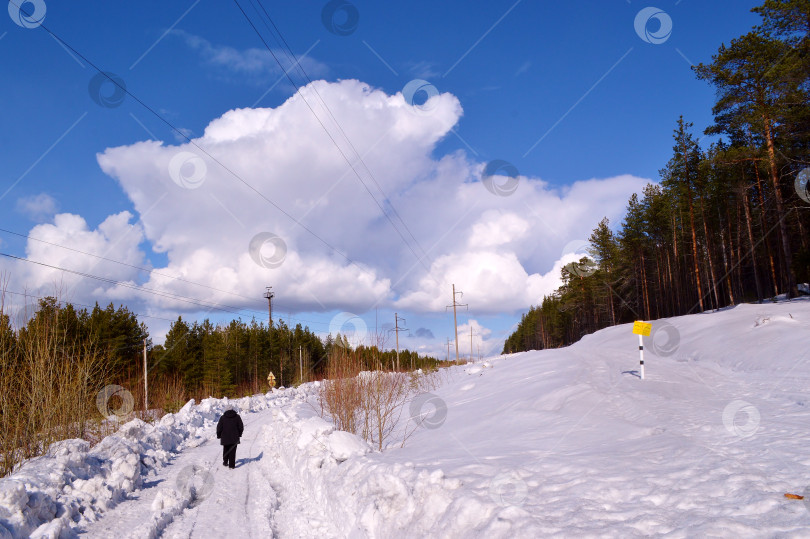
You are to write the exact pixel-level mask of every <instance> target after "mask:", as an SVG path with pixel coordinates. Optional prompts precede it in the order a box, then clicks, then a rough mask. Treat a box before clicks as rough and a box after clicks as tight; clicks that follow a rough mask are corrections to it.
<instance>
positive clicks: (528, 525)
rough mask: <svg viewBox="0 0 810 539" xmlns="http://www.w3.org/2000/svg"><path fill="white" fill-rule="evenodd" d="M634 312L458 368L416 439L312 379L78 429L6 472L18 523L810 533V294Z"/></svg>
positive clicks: (8, 498)
mask: <svg viewBox="0 0 810 539" xmlns="http://www.w3.org/2000/svg"><path fill="white" fill-rule="evenodd" d="M653 327H654V333H653V335H652V337H651V338H648V339H645V359H646V361H645V363H646V366H647V369H646V379H645V380H641V379H640V378H639V376H638V340H637V336H636V335H633V334H632V333H631V328H630V325H623V326H617V327H614V328H608V329H605V330H602V331H599V332H597V333H595V334H593V335H589V336H586V337H585V338H583V339H582V340H581V341H580V342H578V343H576V344H575V345H573V346H570V347H568V348H564V349H559V350H548V351H542V352H525V353H521V354H514V355H510V356H501V357H496V358H489V359H488V360H487V361H485V362H481V363H477V364H470V365H467V366H464V367H456V368H453V369H452V370H451V374H450V375H448V376H447V377H446V378H447V382H446V383H445V384H444V385H443V386H442V387H440V388H438V389H437V390H435V391H434V393H435V395H428V396H423V397H417V398H416V399H414V400H413V402H412V403H411V404H410V406H409V407H408V409H407V410H406V415H407V413H408V412H409V411H410V412H412V413H415V414H419V413H422V414H426V415H427V417H426V418H425V419H424V421H423V422H422V423H421V426H420V427H419V428H418V429H417V430H416V431H415V432H414V433H413V435H412V436H411V437H410V438H409V439H408V440H407V442H406V444H405V445H404V447H398V446H394V447H391V448H389V449H388V450H386V451H384V452H382V453H380V452H377V451H372V450H371V449H370V448H369V447H368V446H367V444H365V442H363V441H362V440H360V439H359V438H357V437H356V436H354V435H351V434H348V433H343V432H339V431H335V430H334V428H333V427H332V425H331V424H329V423H327V422H325V421H324V420H322V419H321V418H319V417H317V413H316V409H315V406H316V404H315V394H316V392H317V387H316V386H314V385H311V384H310V385H306V386H302V387H301V388H298V389H290V390H285V391H282V392H279V391H275V392H273V393H270V394H268V395H264V396H257V397H253V398H251V399H241V400H239V401H232V404H235V405H236V408H237V410H239V411H240V413H242V415H243V418H244V420H245V436H244V438H243V440H242V444H240V446H239V450H238V452H237V468H236V469H235V470H228V469H224V468H222V465H221V452H220V447H219V445H218V444H217V440H216V438H215V437H214V425H215V421H216V419H217V418H218V417H219V415H220V414H221V413H222V411H223V410H224V407H225V402H224V401H220V400H214V399H207V400H205V401H203V402H202V403H200V404H199V405H187V406H186V407H184V409H183V410H182V411H181V412H179V413H178V414H174V415H173V416H167V417H166V418H164V419H162V420H161V421H160V423H159V424H157V425H156V426H154V427H153V426H150V425H146V424H143V423H141V422H137V421H136V422H131V423H128V424H127V425H125V426H124V427H123V428H122V429H121V430H120V431H119V433H117V435H116V436H111V437H109V438H107V439H105V440H104V442H102V443H101V444H99V445H98V446H96V447H94V448H93V449H90V450H88V448H87V445H86V443H84V442H81V441H68V442H63V443H62V444H61V445H59V446H58V447H55V448H54V451H52V453H51V455H50V456H47V457H41V458H38V459H33V460H31V461H29V462H27V463H25V464H24V465H23V466H22V467H21V469H20V470H18V471H17V472H15V473H14V474H12V475H11V476H10V477H7V478H4V479H2V480H0V535H2V534H3V532H2V530H3V528H4V527H5V528H7V529H9V531H10V532H11V533H12V535H13V536H24V535H27V534H29V533H31V532H32V531H34V533H33V535H34V536H35V537H40V536H43V535H45V536H52V537H56V536H58V535H59V533H60V531H61V533H62V535H69V534H70V533H72V532H77V533H86V534H87V535H88V536H89V537H113V536H115V537H154V536H158V535H162V536H164V537H220V536H226V535H239V536H256V537H264V536H270V535H273V536H280V537H286V536H290V537H417V536H431V537H487V538H489V537H571V536H576V537H596V536H599V537H605V536H607V537H622V538H625V537H648V536H666V537H692V536H712V537H737V536H744V537H773V536H779V537H807V536H810V498H808V497H806V498H805V499H804V500H794V499H788V498H786V497H785V496H784V494H786V493H794V494H798V495H807V494H810V456H808V453H807V446H808V442H810V406H808V403H810V395H808V392H809V390H810V389H809V388H810V301H807V300H802V301H793V302H782V303H778V304H765V305H740V306H737V307H735V308H730V309H726V310H723V311H721V312H716V313H704V314H699V315H692V316H685V317H679V318H673V319H669V320H662V321H657V322H654V324H653Z"/></svg>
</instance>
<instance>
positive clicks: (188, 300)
mask: <svg viewBox="0 0 810 539" xmlns="http://www.w3.org/2000/svg"><path fill="white" fill-rule="evenodd" d="M0 256H5V257H7V258H12V259H14V260H20V261H22V262H28V263H30V264H37V265H39V266H44V267H47V268H52V269H56V270H59V271H64V272H66V273H72V274H74V275H78V276H80V277H88V278H90V279H96V280H97V281H102V282H105V283H108V284H114V285H116V286H122V287H124V288H130V289H132V290H137V291H139V292H146V293H147V294H154V295H156V296H161V297H165V298H169V299H174V300H177V301H183V302H186V303H191V304H192V305H197V306H198V307H208V308H209V309H212V310H214V309H216V310H219V311H223V312H229V313H231V314H237V315H238V314H241V312H243V311H250V310H252V309H239V308H238V307H232V306H229V305H224V304H213V303H208V302H205V301H202V300H198V299H195V298H190V297H187V296H181V295H179V294H173V293H171V292H163V291H160V290H155V289H153V288H146V287H144V286H138V285H135V284H132V283H128V282H124V281H119V280H117V279H111V278H109V277H101V276H98V275H93V274H91V273H85V272H82V271H76V270H72V269H68V268H62V267H60V266H54V265H53V264H46V263H45V262H39V261H37V260H31V259H29V258H23V257H20V256H15V255H12V254H8V253H2V252H0Z"/></svg>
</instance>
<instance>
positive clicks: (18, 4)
mask: <svg viewBox="0 0 810 539" xmlns="http://www.w3.org/2000/svg"><path fill="white" fill-rule="evenodd" d="M9 2H11V4H13V5H14V6H16V7H17V8H18V9H20V10H22V4H23V3H24V2H20V1H19V0H9ZM240 9H241V8H240ZM39 27H40V28H42V29H43V30H45V31H46V32H48V34H50V36H51V37H53V38H54V39H55V40H57V41H58V42H59V43H61V44H62V45H64V46H65V47H67V48H68V49H70V50H71V51H72V52H74V53H75V54H76V55H77V56H79V57H80V58H81V59H82V60H84V61H85V62H87V63H88V64H89V65H90V66H91V67H92V68H93V69H95V70H96V71H97V72H98V73H100V74H101V75H103V76H104V77H105V78H106V79H107V80H109V81H110V82H111V83H112V84H114V85H115V86H116V87H117V88H119V89H120V90H121V91H122V92H124V93H125V94H126V95H128V96H130V97H131V98H132V99H134V100H135V101H136V102H137V103H138V104H139V105H141V106H142V107H143V108H145V109H146V110H148V111H149V112H150V113H152V115H153V116H155V117H156V118H157V119H159V120H160V121H161V122H163V123H164V124H166V125H167V126H169V127H170V128H171V130H172V131H174V132H175V133H177V134H178V135H179V136H180V137H181V138H182V139H184V140H186V141H187V142H188V143H189V144H191V145H193V146H194V147H195V148H197V149H198V150H200V151H201V152H203V153H204V154H205V155H206V156H208V157H209V158H210V159H211V160H212V161H214V162H215V163H217V164H218V165H219V166H220V167H222V169H223V170H225V171H226V172H228V173H229V174H230V175H231V176H233V177H234V178H236V179H237V180H238V181H240V182H241V183H242V184H244V185H245V186H246V187H247V188H249V189H250V190H251V191H253V192H254V193H256V194H257V195H259V196H260V197H261V198H262V199H264V200H265V201H266V202H268V203H269V204H270V205H271V206H273V207H274V208H276V209H277V210H278V211H280V212H281V213H282V214H284V215H285V216H286V217H288V218H289V219H290V220H291V221H293V222H294V223H295V224H297V225H298V226H300V227H301V228H303V229H304V230H305V231H307V232H308V233H309V234H310V235H311V236H313V237H314V238H316V239H317V240H318V241H320V242H321V243H322V244H324V245H325V246H326V247H328V248H329V249H330V250H332V251H333V252H335V253H337V254H338V255H340V256H341V257H343V258H344V259H345V260H346V261H347V262H349V263H350V264H351V265H353V266H355V267H357V268H358V269H360V270H361V271H363V272H364V273H368V271H367V270H366V269H364V268H363V267H362V266H361V265H359V264H357V263H356V262H355V261H354V260H352V259H351V258H349V257H348V256H346V255H345V254H343V253H342V252H341V251H339V250H338V249H337V247H335V246H333V245H332V244H331V243H329V242H328V241H326V240H325V239H323V238H322V237H321V236H319V235H318V234H316V233H315V232H314V231H313V230H311V229H310V228H309V227H307V226H306V225H305V224H303V223H302V222H300V221H299V220H297V219H296V218H295V217H293V216H292V215H291V214H289V213H287V211H285V210H284V209H283V208H282V207H281V206H279V205H278V204H276V203H275V202H273V200H271V199H270V198H269V197H267V196H266V195H265V194H264V193H262V192H261V191H259V190H258V189H257V188H255V187H253V185H251V184H250V183H248V182H247V181H245V180H244V179H242V177H241V176H239V175H238V174H237V173H236V172H234V171H233V170H231V169H230V168H228V167H227V166H225V164H223V163H222V162H221V161H220V160H219V159H217V158H216V157H214V156H213V155H211V154H210V153H209V152H208V151H207V150H206V149H205V148H203V147H202V146H200V145H199V144H197V143H196V142H194V140H192V139H191V138H190V137H189V136H188V135H186V134H185V133H184V132H183V131H181V130H180V129H178V128H177V127H175V126H174V125H173V124H172V123H171V122H169V120H167V119H166V118H164V117H163V116H161V115H160V114H159V113H158V112H157V111H156V110H154V109H153V108H152V107H150V106H149V105H147V104H146V103H145V102H143V101H142V100H141V99H140V98H138V97H137V96H136V95H135V94H133V93H132V92H131V91H130V90H128V89H127V88H126V86H125V85H122V84H121V83H120V82H119V81H117V80H116V79H115V77H111V76H110V74H108V73H107V72H105V71H102V70H101V68H99V67H98V66H97V65H96V64H95V63H93V62H92V61H90V60H89V59H88V58H87V57H86V56H85V55H83V54H82V53H81V52H79V51H78V50H76V49H75V48H73V47H72V46H71V45H70V44H68V43H67V42H66V41H65V40H64V39H62V38H61V37H59V36H58V35H56V34H55V33H54V32H52V31H51V30H50V29H49V28H48V27H47V26H46V25H45V24H43V23H40V24H39Z"/></svg>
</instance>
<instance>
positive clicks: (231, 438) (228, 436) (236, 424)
mask: <svg viewBox="0 0 810 539" xmlns="http://www.w3.org/2000/svg"><path fill="white" fill-rule="evenodd" d="M244 430H245V426H244V425H242V418H241V417H239V414H237V413H236V412H235V411H233V410H228V411H226V412H225V413H224V414H222V417H220V418H219V422H218V423H217V438H219V439H220V443H221V444H222V445H233V444H238V443H239V438H241V437H242V432H243V431H244Z"/></svg>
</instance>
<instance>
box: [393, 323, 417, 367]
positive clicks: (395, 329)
mask: <svg viewBox="0 0 810 539" xmlns="http://www.w3.org/2000/svg"><path fill="white" fill-rule="evenodd" d="M400 320H402V321H403V322H406V320H405V319H404V318H402V317H401V316H399V315H398V314H397V313H394V331H395V332H396V334H397V371H398V370H399V332H400V331H406V330H407V329H408V328H401V327H399V321H400ZM411 370H413V356H411Z"/></svg>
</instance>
